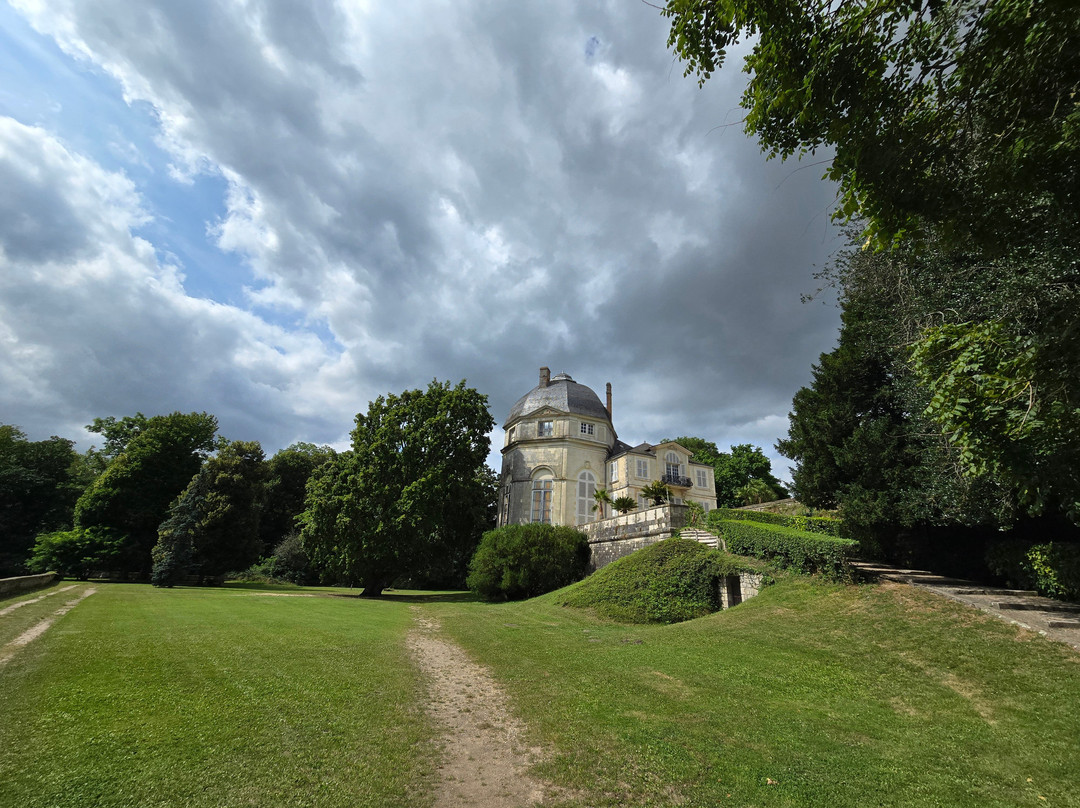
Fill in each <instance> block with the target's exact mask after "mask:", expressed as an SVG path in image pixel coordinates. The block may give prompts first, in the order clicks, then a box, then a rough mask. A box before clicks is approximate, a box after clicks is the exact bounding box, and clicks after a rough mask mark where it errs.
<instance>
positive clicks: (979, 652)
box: [427, 578, 1080, 808]
mask: <svg viewBox="0 0 1080 808" xmlns="http://www.w3.org/2000/svg"><path fill="white" fill-rule="evenodd" d="M557 599H558V596H557V594H556V595H554V596H553V595H548V596H545V597H543V598H538V599H536V600H534V601H531V602H526V603H518V604H505V605H483V604H461V605H457V604H453V605H438V606H431V607H427V608H429V609H430V610H433V611H435V612H436V613H437V614H438V615H439V616H440V619H441V621H442V624H443V627H444V629H445V630H447V631H448V632H449V633H450V634H451V635H452V636H453V637H454V638H456V639H457V640H458V641H459V642H460V643H461V644H462V645H463V646H465V647H466V648H467V649H468V650H469V651H470V652H471V653H472V654H473V655H474V656H475V657H476V658H477V659H478V660H479V661H481V662H483V663H484V664H486V665H488V666H490V667H491V668H492V669H493V670H494V671H495V672H496V674H497V675H498V677H499V678H500V679H501V680H502V681H503V682H504V684H505V685H506V686H507V689H508V690H509V692H510V694H511V697H512V699H513V701H514V703H515V705H516V706H517V708H518V709H519V711H520V714H521V716H522V717H523V718H524V720H525V721H526V722H527V723H528V724H529V725H530V726H531V727H532V730H533V732H534V733H535V734H536V739H537V740H542V741H544V742H546V743H547V744H548V745H549V746H551V747H553V748H554V749H555V750H557V754H556V755H555V757H554V758H553V759H552V760H551V761H549V762H548V763H546V764H544V765H543V768H542V770H541V771H542V773H543V774H545V775H546V776H548V777H549V778H550V779H552V780H554V781H555V782H557V783H559V784H561V785H564V786H568V787H570V788H576V789H580V790H581V791H582V792H584V793H585V794H587V795H588V796H587V797H585V798H583V799H582V800H581V802H580V804H581V805H619V804H624V803H626V802H630V803H633V804H646V805H676V804H681V805H687V806H725V805H731V806H866V805H875V806H876V805H891V806H979V808H986V807H988V806H1004V805H1010V806H1013V805H1056V806H1064V805H1074V806H1075V805H1080V655H1077V654H1076V653H1075V652H1073V651H1071V650H1069V649H1067V648H1065V647H1064V646H1059V645H1056V644H1053V643H1050V642H1048V641H1046V640H1044V639H1043V638H1040V637H1036V636H1032V635H1030V634H1028V635H1022V634H1020V632H1019V631H1018V630H1017V629H1016V628H1015V627H1012V626H1009V625H1007V624H1005V623H1003V622H1000V621H998V620H995V619H993V618H990V617H989V616H985V615H982V614H980V613H978V612H975V611H973V610H971V609H969V608H966V607H964V606H961V605H959V604H954V603H952V602H949V601H945V600H942V599H940V598H937V597H935V596H933V595H931V594H930V593H927V592H923V591H921V590H915V589H911V588H907V587H900V586H896V585H886V586H884V587H882V586H861V587H860V586H851V587H842V586H831V585H825V584H820V583H813V582H811V581H809V580H808V579H805V578H789V579H787V580H785V581H782V582H781V583H779V584H777V585H776V586H773V587H770V588H767V589H766V590H765V591H764V592H763V593H762V594H761V595H759V596H758V597H756V598H754V599H752V600H749V601H747V602H746V603H744V604H742V605H741V606H739V607H737V608H736V609H733V610H731V611H727V612H723V613H719V614H715V615H713V616H711V617H706V618H702V619H699V620H694V621H692V622H688V623H682V624H677V625H673V626H648V627H643V626H627V625H621V624H616V623H612V622H607V621H603V620H600V619H597V618H595V617H592V616H590V615H588V614H586V613H582V612H579V611H576V610H573V609H568V608H565V607H561V606H559V605H557V603H556V601H557ZM1040 797H1043V798H1045V799H1040Z"/></svg>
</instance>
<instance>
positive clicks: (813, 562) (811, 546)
mask: <svg viewBox="0 0 1080 808" xmlns="http://www.w3.org/2000/svg"><path fill="white" fill-rule="evenodd" d="M718 525H719V527H720V530H721V532H722V533H723V536H724V542H725V543H726V544H727V548H728V551H729V552H732V553H738V554H739V555H749V556H755V557H757V558H763V559H765V560H767V561H772V562H774V563H776V564H778V565H779V566H782V567H785V568H787V569H791V570H795V571H797V572H803V573H815V572H817V573H821V574H822V575H824V576H825V577H827V578H832V579H833V580H838V581H842V580H848V579H850V577H851V568H850V565H849V564H848V561H849V560H850V559H851V557H852V556H853V555H854V554H855V553H856V551H857V550H858V548H859V543H858V542H856V541H852V540H851V539H837V538H834V537H832V536H823V535H820V534H814V533H807V532H806V531H803V530H795V529H794V528H790V527H782V526H780V525H774V524H760V523H757V522H756V521H745V520H744V521H740V520H734V519H724V520H719V521H718Z"/></svg>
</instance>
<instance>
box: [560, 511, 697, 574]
mask: <svg viewBox="0 0 1080 808" xmlns="http://www.w3.org/2000/svg"><path fill="white" fill-rule="evenodd" d="M689 510H690V509H689V508H687V507H686V506H685V505H657V506H656V507H654V508H646V509H645V510H642V511H631V512H630V513H626V514H622V515H620V516H610V517H608V518H607V519H601V520H600V521H598V522H589V523H588V524H586V525H580V526H579V528H578V529H579V530H580V531H581V532H582V533H584V534H585V535H586V536H588V537H589V549H591V550H592V559H591V565H592V568H593V569H594V570H598V569H600V568H601V567H603V566H604V565H605V564H610V563H611V562H612V561H615V560H616V559H619V558H622V557H623V556H627V555H630V553H632V552H634V551H635V550H640V549H641V548H642V547H647V546H649V545H650V544H656V542H658V541H663V540H664V539H669V538H671V536H672V535H674V533H675V531H676V530H679V529H680V528H682V527H685V526H686V524H687V522H689V521H690V519H689V517H690V514H689Z"/></svg>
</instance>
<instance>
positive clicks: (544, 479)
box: [531, 474, 555, 525]
mask: <svg viewBox="0 0 1080 808" xmlns="http://www.w3.org/2000/svg"><path fill="white" fill-rule="evenodd" d="M554 488H555V482H554V480H552V479H551V475H550V474H539V475H537V477H535V478H534V479H533V488H532V517H531V518H532V521H534V522H543V523H544V524H548V525H550V524H551V494H552V491H553V490H554Z"/></svg>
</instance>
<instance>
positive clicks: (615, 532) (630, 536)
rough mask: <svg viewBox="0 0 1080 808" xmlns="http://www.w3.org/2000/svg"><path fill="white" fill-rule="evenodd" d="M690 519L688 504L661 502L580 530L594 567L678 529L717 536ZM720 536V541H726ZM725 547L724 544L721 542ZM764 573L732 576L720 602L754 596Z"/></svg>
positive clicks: (694, 535) (730, 603)
mask: <svg viewBox="0 0 1080 808" xmlns="http://www.w3.org/2000/svg"><path fill="white" fill-rule="evenodd" d="M689 521H690V514H689V508H687V507H686V506H685V505H658V506H656V507H654V508H648V509H646V510H643V511H633V512H632V513H628V514H624V515H622V516H612V517H610V518H608V519H601V520H600V521H598V522H590V523H589V524H587V525H580V526H579V528H578V529H579V530H581V532H583V533H584V534H585V535H586V536H588V537H589V549H590V550H591V551H592V557H591V565H592V568H593V569H594V570H598V569H600V567H603V566H604V565H605V564H610V563H611V562H612V561H615V560H616V559H619V558H622V557H623V556H628V555H630V553H632V552H634V551H635V550H640V549H641V548H642V547H648V546H649V545H650V544H656V542H658V541H663V540H664V539H669V538H671V537H672V536H673V535H674V534H675V532H676V531H680V532H681V535H683V536H685V537H686V538H690V539H694V540H695V541H702V539H705V538H708V539H717V536H716V535H715V534H713V533H709V532H708V531H703V530H698V529H695V528H687V527H686V525H687V523H688V522H689ZM722 541H723V540H722V539H719V542H722ZM720 546H721V547H723V545H722V544H720ZM763 577H764V576H763V575H762V574H761V573H757V572H742V573H740V574H739V575H729V576H728V577H727V579H726V580H725V581H724V584H723V586H721V588H720V602H721V603H722V604H723V608H725V609H730V608H731V607H732V606H738V605H739V604H740V603H742V602H743V601H744V600H747V599H748V598H752V597H754V595H756V594H757V593H758V592H759V591H760V589H761V581H762V578H763Z"/></svg>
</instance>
